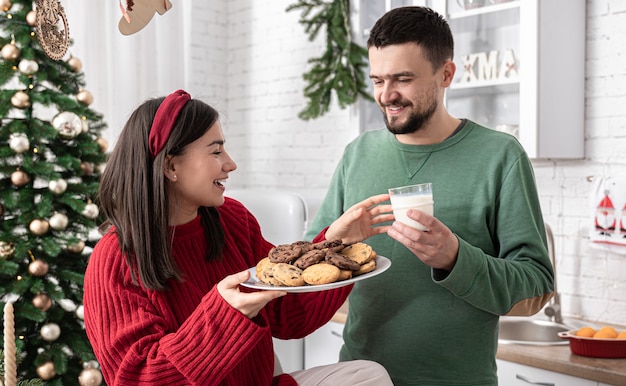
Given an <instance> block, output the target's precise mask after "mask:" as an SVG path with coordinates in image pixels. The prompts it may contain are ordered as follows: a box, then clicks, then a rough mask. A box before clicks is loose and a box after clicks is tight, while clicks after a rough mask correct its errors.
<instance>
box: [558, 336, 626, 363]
mask: <svg viewBox="0 0 626 386" xmlns="http://www.w3.org/2000/svg"><path fill="white" fill-rule="evenodd" d="M576 331H577V330H570V331H565V332H559V338H561V339H568V340H569V348H570V350H572V353H574V354H576V355H582V356H585V357H594V358H626V339H603V338H585V337H582V336H576Z"/></svg>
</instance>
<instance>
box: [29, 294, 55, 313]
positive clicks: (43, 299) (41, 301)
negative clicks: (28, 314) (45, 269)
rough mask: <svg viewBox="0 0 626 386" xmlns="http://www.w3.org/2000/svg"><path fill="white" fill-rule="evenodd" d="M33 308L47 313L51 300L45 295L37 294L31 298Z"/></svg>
mask: <svg viewBox="0 0 626 386" xmlns="http://www.w3.org/2000/svg"><path fill="white" fill-rule="evenodd" d="M33 306H35V308H37V309H38V310H41V311H44V312H46V311H48V310H49V309H50V307H52V298H51V297H50V296H48V295H47V294H43V293H41V294H37V295H35V297H34V298H33Z"/></svg>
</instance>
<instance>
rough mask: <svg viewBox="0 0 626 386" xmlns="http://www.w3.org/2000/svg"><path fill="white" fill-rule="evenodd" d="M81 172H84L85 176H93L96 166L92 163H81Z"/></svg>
mask: <svg viewBox="0 0 626 386" xmlns="http://www.w3.org/2000/svg"><path fill="white" fill-rule="evenodd" d="M80 170H81V171H82V172H83V175H85V176H90V175H92V174H93V172H94V170H95V166H94V164H93V163H91V162H81V163H80Z"/></svg>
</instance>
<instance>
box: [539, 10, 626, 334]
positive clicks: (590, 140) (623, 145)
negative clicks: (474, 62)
mask: <svg viewBox="0 0 626 386" xmlns="http://www.w3.org/2000/svg"><path fill="white" fill-rule="evenodd" d="M625 10H626V4H624V2H623V1H619V0H597V1H596V0H588V1H587V34H586V35H587V59H586V103H585V105H586V108H585V116H586V119H585V126H586V130H585V138H586V141H585V154H586V157H585V159H584V160H581V161H567V162H566V161H562V162H559V161H556V162H536V163H535V170H536V177H537V183H538V186H539V193H540V195H541V198H542V204H543V210H544V215H545V218H546V221H547V222H548V223H550V224H552V226H553V228H554V231H555V236H556V250H557V273H558V285H559V288H558V289H559V292H561V297H562V302H563V308H564V313H566V314H568V315H575V316H578V317H582V318H584V319H589V320H592V321H601V322H606V323H615V324H622V325H624V324H626V280H624V278H625V277H626V256H623V255H618V254H614V253H608V252H603V251H598V250H596V249H591V248H590V247H589V244H590V242H589V228H590V226H591V225H592V223H591V214H590V213H591V209H590V204H589V193H590V189H591V186H592V183H591V182H590V181H589V179H588V177H594V176H617V175H622V176H623V175H626V115H625V114H624V106H625V104H626V67H625V66H624V55H626V44H624V38H625V37H626V13H625V12H624V11H625ZM555 65H566V63H562V64H559V63H555ZM616 209H619V208H616Z"/></svg>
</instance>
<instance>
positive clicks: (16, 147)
mask: <svg viewBox="0 0 626 386" xmlns="http://www.w3.org/2000/svg"><path fill="white" fill-rule="evenodd" d="M9 147H10V148H11V150H13V151H14V152H16V153H18V154H20V153H23V152H25V151H26V150H28V149H30V142H29V141H28V136H26V134H24V133H13V134H11V136H10V138H9Z"/></svg>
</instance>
